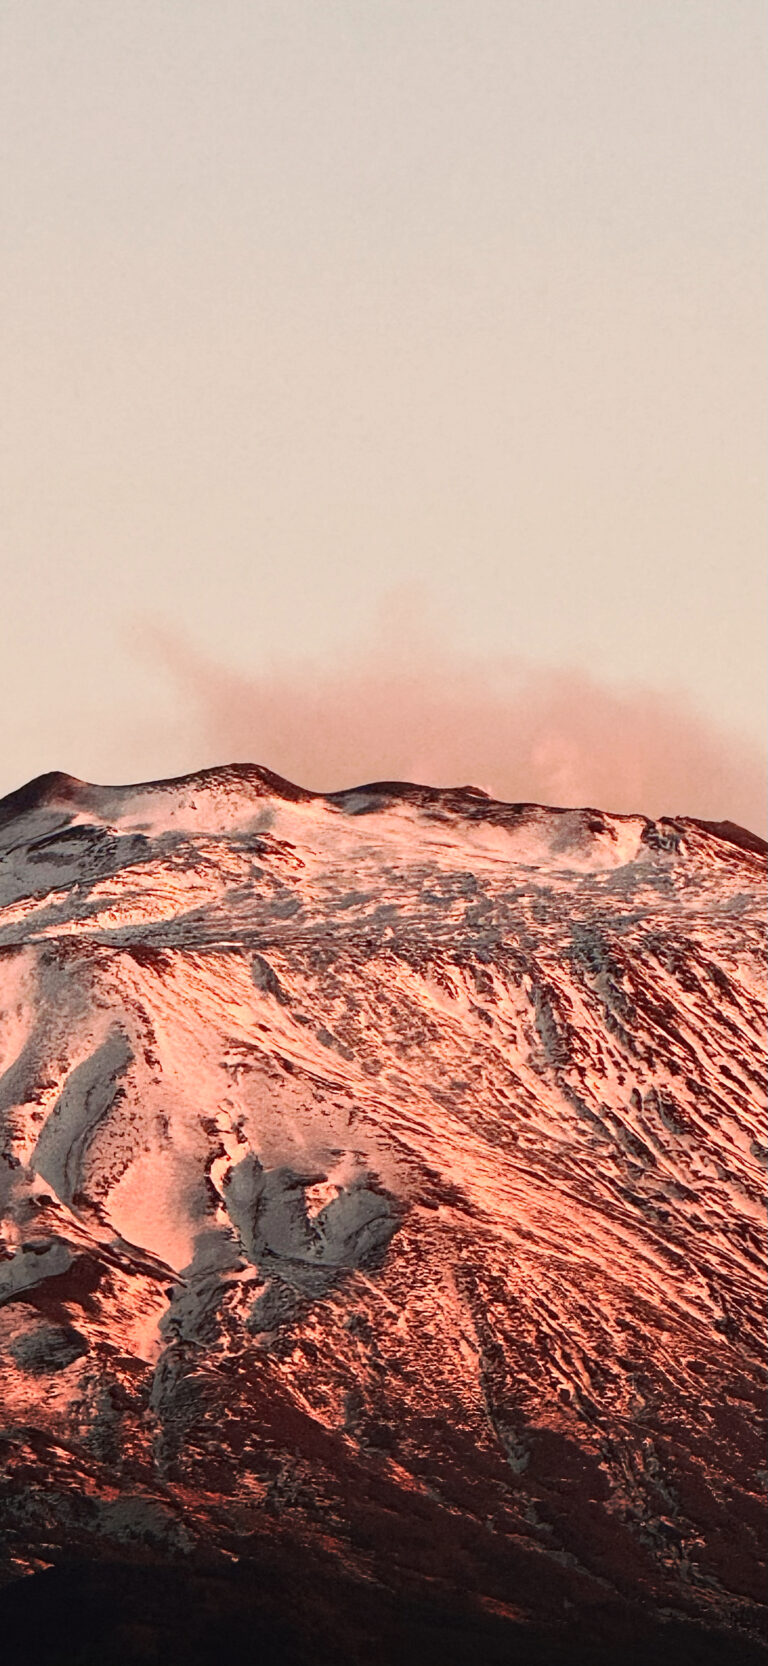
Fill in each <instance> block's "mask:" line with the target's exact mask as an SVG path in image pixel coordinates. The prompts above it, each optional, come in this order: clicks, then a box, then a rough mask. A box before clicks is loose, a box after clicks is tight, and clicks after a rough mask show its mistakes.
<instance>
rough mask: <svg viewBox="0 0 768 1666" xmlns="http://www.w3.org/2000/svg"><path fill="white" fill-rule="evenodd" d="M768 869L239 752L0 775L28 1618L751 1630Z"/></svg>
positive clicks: (313, 1628) (637, 1632) (651, 830)
mask: <svg viewBox="0 0 768 1666" xmlns="http://www.w3.org/2000/svg"><path fill="white" fill-rule="evenodd" d="M764 870H765V859H764V852H763V850H762V848H761V845H760V841H759V840H755V838H754V837H753V836H752V835H744V834H743V833H742V830H740V829H738V828H734V827H733V826H732V825H731V824H730V823H727V822H726V823H720V824H717V825H707V824H703V823H700V822H694V821H692V820H688V819H686V818H679V819H674V820H666V821H664V820H662V821H660V822H651V821H649V820H647V819H645V818H643V817H641V816H637V817H628V816H611V815H605V814H602V813H600V812H597V811H592V810H589V811H556V810H546V809H542V808H540V807H538V806H531V805H523V806H506V805H500V804H497V803H495V802H494V801H492V800H490V799H488V798H486V797H485V795H483V794H481V793H479V792H478V791H476V790H474V789H469V788H468V789H461V790H457V791H438V790H430V789H427V788H419V787H410V786H402V785H398V784H396V783H394V784H393V783H389V784H384V785H377V786H372V787H363V788H359V789H356V790H355V791H353V792H349V793H338V794H333V795H330V796H327V797H322V796H319V795H312V794H309V793H305V792H303V791H301V790H300V789H299V788H295V787H291V786H290V785H288V784H287V783H284V782H281V781H280V780H279V779H278V778H277V777H275V776H272V775H270V774H269V772H268V771H266V770H261V769H257V768H255V767H253V766H238V767H236V766H233V767H232V768H229V769H221V770H213V771H208V772H204V773H203V774H201V775H198V776H194V777H189V778H186V779H184V780H183V781H180V782H170V783H159V784H154V785H150V786H146V787H134V788H119V789H118V788H114V789H112V788H95V787H90V786H87V785H85V784H84V783H80V782H76V781H73V780H72V779H71V778H69V777H66V776H50V777H43V778H42V779H41V781H40V782H36V783H31V784H30V786H29V787H28V788H24V789H22V791H21V792H20V793H17V794H14V795H12V797H11V798H10V799H6V800H5V801H4V802H3V803H2V804H0V1120H1V1122H2V1157H1V1159H0V1210H1V1211H2V1228H3V1239H2V1253H3V1255H4V1257H5V1258H4V1259H3V1260H2V1261H0V1349H1V1353H0V1417H1V1418H2V1430H1V1431H0V1456H1V1457H2V1462H3V1478H2V1492H1V1493H0V1521H1V1522H2V1545H3V1551H2V1554H3V1557H4V1562H3V1564H2V1567H3V1572H4V1577H5V1579H6V1581H7V1588H6V1592H5V1596H4V1598H2V1599H0V1622H2V1621H3V1615H4V1614H5V1617H6V1618H5V1621H4V1622H3V1623H5V1624H6V1625H7V1626H8V1627H10V1632H9V1635H10V1634H13V1635H19V1636H20V1635H22V1634H23V1633H24V1629H25V1627H27V1626H28V1624H29V1623H30V1620H29V1617H30V1615H31V1614H33V1612H34V1604H33V1602H32V1598H31V1596H30V1593H31V1592H32V1591H33V1590H34V1591H39V1592H40V1593H42V1594H41V1595H40V1597H39V1601H40V1603H41V1604H42V1608H43V1609H45V1603H46V1601H52V1602H54V1608H55V1601H60V1602H64V1604H65V1606H66V1600H69V1601H71V1600H72V1592H73V1591H79V1592H80V1593H81V1606H80V1611H81V1612H85V1611H86V1610H88V1604H89V1603H90V1604H91V1609H92V1610H93V1611H94V1612H95V1611H96V1609H98V1612H99V1613H101V1612H102V1609H101V1608H99V1603H100V1602H102V1598H103V1604H102V1606H103V1610H104V1613H105V1614H109V1615H111V1621H110V1623H111V1624H112V1643H111V1649H112V1653H111V1655H110V1658H111V1659H114V1660H115V1661H117V1660H118V1659H126V1660H127V1659H134V1658H135V1659H137V1660H138V1659H148V1660H153V1659H158V1660H159V1659H161V1658H162V1659H163V1660H175V1659H176V1658H177V1655H176V1654H175V1653H174V1652H173V1649H174V1648H175V1647H178V1649H179V1651H180V1652H179V1653H178V1658H179V1659H182V1658H183V1659H184V1660H185V1661H186V1660H189V1661H194V1660H197V1659H200V1660H202V1659H209V1658H210V1659H213V1658H216V1657H217V1656H216V1653H215V1651H216V1650H217V1649H220V1648H221V1647H222V1646H223V1644H224V1643H231V1644H232V1646H235V1644H237V1646H238V1647H239V1646H240V1642H239V1640H240V1639H241V1632H242V1635H243V1636H249V1635H251V1633H252V1628H253V1626H254V1625H256V1626H257V1627H259V1626H260V1627H261V1628H262V1630H261V1633H260V1635H261V1636H262V1646H263V1651H264V1652H263V1653H262V1655H259V1656H258V1658H263V1659H264V1660H267V1659H270V1660H271V1659H275V1660H277V1659H280V1660H283V1659H284V1660H289V1659H291V1660H293V1659H295V1660H297V1661H299V1660H308V1659H310V1658H312V1659H313V1660H317V1661H324V1660H328V1661H330V1660H335V1661H338V1662H343V1661H347V1660H349V1661H350V1662H351V1661H353V1660H354V1661H356V1660H358V1659H362V1658H366V1659H370V1660H371V1661H381V1662H384V1661H389V1660H391V1659H393V1658H394V1652H395V1650H396V1651H397V1652H398V1654H399V1656H400V1658H402V1659H405V1658H407V1657H408V1656H407V1647H408V1645H409V1643H410V1645H411V1647H412V1649H413V1651H414V1653H413V1658H414V1659H415V1658H419V1659H423V1660H428V1659H429V1660H431V1659H433V1658H434V1659H435V1660H436V1661H437V1660H438V1659H439V1660H440V1661H441V1662H443V1661H454V1660H455V1661H462V1662H463V1661H465V1660H466V1661H467V1662H468V1661H470V1660H472V1661H474V1660H475V1659H479V1658H481V1657H482V1658H484V1659H488V1660H499V1661H501V1660H504V1661H511V1660H520V1661H523V1660H525V1661H537V1662H538V1661H543V1660H545V1659H546V1660H549V1659H552V1660H554V1659H558V1660H563V1661H565V1660H576V1659H584V1660H587V1659H589V1660H590V1661H591V1660H596V1661H597V1660H605V1661H606V1662H607V1661H608V1660H613V1659H614V1658H617V1656H618V1654H619V1653H621V1654H622V1656H623V1657H624V1658H627V1659H631V1658H637V1659H638V1661H639V1660H640V1659H645V1658H647V1657H648V1655H649V1651H651V1652H653V1653H654V1654H655V1655H657V1656H658V1657H659V1658H662V1657H663V1653H664V1648H665V1647H667V1649H668V1655H669V1658H670V1659H671V1658H675V1659H677V1660H681V1659H683V1660H685V1659H691V1660H694V1659H697V1660H701V1661H705V1660H706V1661H712V1662H716V1661H717V1662H726V1661H729V1662H730V1661H733V1662H736V1661H744V1662H747V1661H751V1660H753V1659H757V1658H758V1657H759V1644H758V1642H757V1639H759V1637H760V1634H761V1624H762V1619H761V1616H762V1613H763V1610H762V1608H761V1603H762V1600H763V1585H762V1581H761V1574H760V1566H761V1553H762V1549H763V1536H764V1521H765V1516H764V1505H763V1503H762V1502H761V1485H764V1482H765V1476H766V1469H765V1463H766V1460H765V1455H764V1446H763V1444H762V1442H761V1439H760V1429H759V1423H760V1416H761V1413H762V1410H763V1395H764V1388H763V1381H764V1376H763V1371H762V1364H763V1347H764V1343H763V1329H764V1313H763V1285H764V1274H763V1265H764V1263H763V1224H764V1206H765V1180H764V1163H765V1157H766V1151H765V1124H764V1109H763V1097H764V1080H765V1061H764V1039H765V1034H764V1032H765V1005H764V988H763V955H762V950H763V943H762V931H763V896H764V890H763V887H764ZM46 1566H49V1567H51V1569H52V1571H51V1572H49V1573H47V1574H44V1573H40V1572H37V1573H36V1574H35V1570H40V1569H41V1568H43V1567H46ZM57 1568H59V1569H62V1568H63V1569H64V1570H65V1573H66V1578H65V1573H57V1572H56V1571H55V1570H56V1569H57ZM158 1569H161V1570H162V1577H163V1579H164V1580H165V1585H164V1586H163V1589H165V1590H166V1591H167V1593H168V1596H167V1605H166V1609H165V1610H164V1609H163V1608H162V1604H161V1603H160V1600H159V1597H158V1596H157V1591H156V1589H155V1586H154V1585H152V1580H153V1579H154V1578H155V1577H156V1576H157V1577H158V1578H159V1577H160V1575H159V1573H158ZM67 1570H68V1571H67ZM88 1570H90V1572H89V1571H88ZM30 1573H31V1574H33V1575H34V1577H33V1578H32V1579H29V1578H26V1579H24V1578H22V1576H23V1575H28V1574H30ZM57 1580H58V1581H59V1585H57V1583H56V1582H57ZM62 1580H63V1581H64V1586H61V1581H62ZM296 1580H298V1581H299V1582H300V1585H301V1591H302V1597H301V1601H299V1602H296V1601H294V1600H293V1599H292V1592H293V1591H294V1590H295V1581H296ZM67 1581H68V1584H67ZM110 1581H111V1584H110ZM89 1582H90V1583H89ZM64 1587H66V1589H67V1590H68V1592H69V1597H68V1598H66V1599H65V1597H64V1596H62V1595H61V1591H62V1590H63V1589H64ZM57 1590H59V1597H58V1598H55V1592H56V1591H57ZM51 1592H53V1593H54V1597H51ZM94 1592H96V1593H97V1595H94ZM142 1592H143V1595H142V1594H141V1593H142ZM212 1592H213V1595H211V1593H212ZM46 1593H48V1595H47V1596H46ZM89 1593H90V1595H89ZM99 1593H100V1594H99ZM105 1593H106V1594H105ZM126 1593H127V1595H126ZM153 1593H154V1594H153ZM54 1598H55V1601H54ZM3 1603H4V1604H5V1607H3ZM121 1603H122V1605H123V1606H122V1608H121ZM94 1604H95V1608H94ZM153 1604H154V1606H153ZM174 1605H175V1606H174ZM142 1606H144V1607H145V1608H146V1616H147V1617H146V1622H145V1632H146V1635H143V1634H142V1635H143V1641H142V1637H141V1636H138V1633H137V1632H136V1626H137V1625H138V1627H139V1632H140V1631H141V1623H143V1622H141V1623H140V1621H139V1620H136V1617H135V1611H136V1610H137V1609H139V1610H141V1609H142ZM41 1611H42V1610H41ZM88 1611H89V1612H90V1611H91V1610H88ZM52 1612H53V1610H52ZM62 1612H63V1610H62ZM163 1613H165V1615H166V1619H165V1620H164V1619H163V1617H162V1615H163ZM190 1613H195V1614H197V1616H198V1618H197V1619H196V1620H194V1621H191V1620H190V1619H189V1615H190ZM211 1613H214V1615H215V1623H214V1622H213V1621H212V1622H211V1628H209V1629H210V1637H209V1638H208V1642H206V1641H205V1638H207V1637H208V1632H206V1630H205V1627H206V1625H207V1624H208V1621H209V1620H210V1616H211ZM131 1614H133V1616H134V1617H133V1618H130V1615H131ZM168 1614H176V1615H177V1619H176V1620H175V1621H172V1620H168V1619H167V1615H168ZM115 1615H118V1618H119V1624H118V1623H117V1620H116V1619H115ZM121 1615H122V1618H120V1616H121ZM185 1615H186V1616H187V1618H186V1621H185V1619H184V1616H185ZM340 1615H343V1616H344V1617H343V1619H342V1618H340ZM126 1616H128V1617H126ZM153 1616H154V1617H153ZM205 1616H207V1617H208V1618H207V1619H206V1618H205ZM166 1621H167V1624H168V1626H170V1627H171V1631H170V1632H169V1633H168V1635H167V1636H166V1633H165V1632H164V1631H163V1625H164V1624H166ZM52 1623H54V1622H52ZM99 1623H101V1622H99ZM185 1623H186V1624H187V1625H188V1627H189V1631H188V1633H187V1632H185V1631H184V1625H185ZM94 1624H96V1621H94ZM105 1624H106V1622H105ZM121 1625H122V1627H123V1631H122V1632H121V1631H120V1626H121ZM174 1625H175V1626H176V1633H173V1626H174ZM115 1626H117V1630H115ZM14 1627H15V1628H16V1631H14ZM132 1628H133V1629H132ZM227 1628H229V1629H227ZM238 1628H240V1630H239V1629H238ZM54 1630H55V1626H54ZM123 1633H124V1635H123ZM172 1635H177V1637H181V1636H182V1635H183V1636H184V1638H185V1639H186V1641H185V1642H184V1651H185V1652H181V1645H180V1644H174V1643H173V1640H172ZM121 1638H122V1641H121ZM169 1638H170V1641H169ZM632 1638H635V1639H636V1643H635V1645H633V1644H632V1642H631V1640H632ZM137 1639H138V1640H137ZM158 1639H159V1641H158ZM163 1639H165V1641H163ZM209 1644H210V1653H208V1654H206V1653H205V1650H206V1648H208V1647H209ZM46 1646H47V1648H48V1653H47V1654H46V1655H45V1658H46V1659H49V1658H50V1659H51V1660H53V1659H54V1658H55V1659H61V1660H63V1659H65V1658H69V1656H67V1655H66V1652H64V1653H59V1654H58V1655H57V1654H56V1653H55V1650H54V1652H53V1653H51V1648H52V1647H53V1645H52V1644H51V1642H50V1638H49V1640H48V1644H47V1645H46ZM57 1646H58V1645H57ZM94 1646H95V1645H94ZM633 1646H635V1647H636V1648H637V1649H638V1650H639V1651H640V1652H639V1653H638V1654H637V1655H636V1656H633V1655H632V1647H633ZM61 1647H62V1648H63V1647H64V1645H63V1644H62V1645H61ZM84 1647H85V1645H84V1644H83V1645H82V1646H81V1652H80V1654H77V1656H76V1658H77V1659H78V1660H80V1659H86V1658H88V1659H90V1658H91V1656H90V1655H87V1656H86V1654H84V1653H83V1652H82V1650H83V1648H84ZM142 1649H143V1650H144V1652H143V1653H142V1652H141V1650H142ZM153 1649H155V1650H156V1652H155V1653H152V1650H153ZM270 1649H271V1650H272V1652H271V1653H270V1652H269V1650H270ZM121 1650H123V1652H122V1653H121V1652H120V1651H121ZM158 1650H159V1651H160V1652H157V1651H158ZM580 1650H581V1651H582V1652H581V1653H580V1652H579V1651H580ZM601 1650H602V1652H600V1651H601ZM131 1651H133V1652H131ZM196 1651H197V1652H196ZM404 1651H405V1652H404ZM696 1651H698V1652H696ZM21 1652H23V1650H22V1651H21ZM27 1658H28V1659H32V1658H34V1656H33V1654H30V1653H29V1651H28V1652H27ZM41 1658H42V1655H41ZM72 1658H73V1659H74V1658H75V1654H74V1653H73V1655H72ZM102 1658H104V1656H103V1652H102ZM246 1658H250V1657H249V1656H246ZM253 1658H257V1657H256V1656H254V1657H253Z"/></svg>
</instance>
